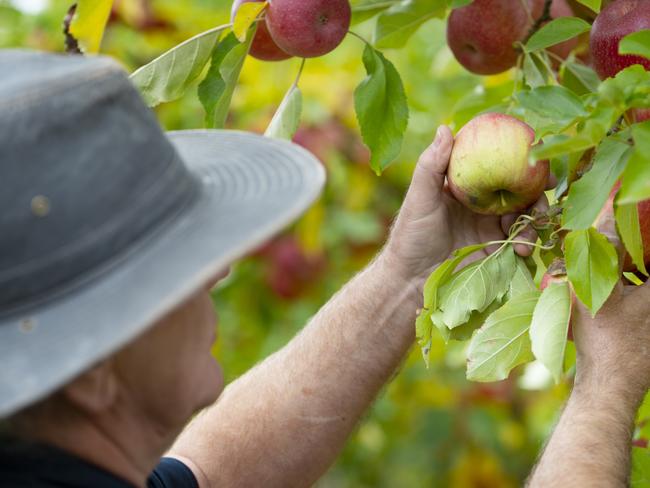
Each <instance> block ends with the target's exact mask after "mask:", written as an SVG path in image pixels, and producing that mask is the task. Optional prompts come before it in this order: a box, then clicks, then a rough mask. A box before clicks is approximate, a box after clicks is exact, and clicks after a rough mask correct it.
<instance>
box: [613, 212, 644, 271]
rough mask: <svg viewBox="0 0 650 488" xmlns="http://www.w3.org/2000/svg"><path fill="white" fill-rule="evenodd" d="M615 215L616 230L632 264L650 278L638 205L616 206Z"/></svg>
mask: <svg viewBox="0 0 650 488" xmlns="http://www.w3.org/2000/svg"><path fill="white" fill-rule="evenodd" d="M614 215H615V216H616V229H617V230H618V233H619V235H620V236H621V240H622V241H623V244H625V249H627V252H628V253H629V255H630V257H631V258H632V262H633V263H634V265H635V266H636V267H637V269H638V270H639V271H641V272H642V273H643V274H644V275H646V276H648V271H647V270H646V267H645V262H644V259H643V238H642V236H641V224H640V222H639V210H638V207H637V204H636V203H623V204H619V203H618V201H616V202H615V205H614Z"/></svg>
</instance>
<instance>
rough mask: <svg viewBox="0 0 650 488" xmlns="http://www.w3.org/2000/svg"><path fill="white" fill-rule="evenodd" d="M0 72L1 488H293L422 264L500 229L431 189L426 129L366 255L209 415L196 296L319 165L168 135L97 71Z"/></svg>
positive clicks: (106, 72) (50, 59)
mask: <svg viewBox="0 0 650 488" xmlns="http://www.w3.org/2000/svg"><path fill="white" fill-rule="evenodd" d="M0 72H2V73H6V74H8V75H4V77H3V78H2V79H0V137H1V138H2V143H1V144H0V162H1V163H2V164H1V165H0V185H2V192H0V204H1V206H2V208H3V213H2V214H0V215H1V217H0V235H1V236H2V238H1V239H0V357H2V358H3V359H2V361H3V368H2V369H0V371H1V372H0V417H4V418H5V419H6V422H5V439H4V440H3V441H2V442H1V443H0V486H16V487H20V486H39V487H40V486H45V487H47V486H71V487H80V486H93V487H133V486H136V487H141V486H145V485H148V486H155V487H169V486H174V487H201V488H206V487H219V486H237V487H248V486H251V487H257V486H265V487H269V486H270V487H273V486H278V487H287V486H309V485H310V484H312V483H313V482H314V481H315V480H316V479H318V477H319V476H321V475H322V474H323V473H324V472H325V471H326V469H327V468H328V467H329V466H330V465H331V463H332V462H333V461H334V459H335V458H336V455H337V453H338V452H339V450H340V449H341V448H342V446H343V444H344V442H345V440H346V438H347V436H348V435H349V433H350V432H351V430H352V429H353V428H354V427H355V425H356V423H357V421H358V419H359V417H360V416H361V415H362V414H363V413H364V411H365V410H366V409H367V407H368V406H369V404H370V403H371V402H372V400H373V398H374V397H375V396H376V394H377V392H378V391H379V390H380V388H381V387H382V385H383V384H384V383H385V382H386V381H387V380H388V379H389V378H390V377H391V375H392V374H393V373H394V372H395V370H396V368H397V367H398V365H399V363H400V361H401V360H402V358H403V357H404V355H405V354H406V352H407V351H408V349H409V348H410V346H411V345H412V342H413V339H414V332H413V323H414V320H415V316H416V311H417V309H418V308H419V306H421V292H422V286H423V283H424V280H425V279H426V277H427V276H428V274H429V273H430V272H431V270H432V269H433V268H434V267H435V266H436V265H437V264H438V263H440V262H441V261H442V260H444V259H445V258H446V257H447V256H448V255H449V254H450V252H451V251H452V250H453V249H456V248H458V247H461V246H465V245H468V244H471V243H476V242H484V241H488V240H495V239H499V238H502V237H503V235H504V229H505V230H507V229H508V228H509V226H510V224H511V223H512V222H513V220H514V218H515V217H514V216H509V217H504V218H503V219H500V218H497V217H485V216H479V215H475V214H472V213H471V212H470V211H468V210H466V209H465V208H464V207H462V206H461V205H459V204H458V203H457V202H456V201H455V200H454V199H453V198H452V197H451V196H450V195H449V194H448V193H447V192H446V191H445V189H444V179H445V171H446V167H447V163H448V159H449V154H450V151H451V146H452V143H453V140H452V136H451V133H450V131H449V130H448V129H447V128H445V127H442V128H440V129H439V131H438V134H437V136H436V139H435V141H434V143H433V144H432V146H431V147H430V148H428V149H427V150H426V151H425V152H424V154H423V155H422V157H421V158H420V161H419V162H418V165H417V167H416V169H415V173H414V176H413V181H412V183H411V186H410V188H409V191H408V193H407V195H406V198H405V201H404V204H403V207H402V209H401V211H400V214H399V216H398V218H397V219H396V222H395V224H394V226H393V229H392V232H391V237H390V238H389V240H388V242H387V244H386V246H385V248H384V250H383V251H382V252H381V253H380V254H379V255H378V256H377V257H376V259H375V260H374V261H373V262H372V263H371V264H370V265H369V266H368V267H367V268H366V269H364V270H363V271H362V272H361V273H359V275H357V276H356V277H355V278H354V279H353V280H352V281H351V282H350V283H348V284H347V285H346V286H345V287H344V288H343V289H342V290H341V291H340V292H339V293H338V294H337V295H336V296H334V297H333V298H332V299H331V300H330V302H329V303H327V304H326V305H325V306H324V307H323V308H322V309H321V310H320V311H319V313H318V314H317V315H316V316H315V317H314V318H313V319H312V320H311V321H310V323H309V324H307V326H306V327H305V328H304V330H303V331H302V332H301V333H300V334H298V336H297V337H296V338H295V339H293V340H292V341H291V342H290V343H289V344H288V345H287V346H286V347H285V348H283V349H282V350H280V351H278V352H277V353H275V354H273V355H272V356H270V357H269V358H268V359H267V360H265V361H264V362H263V363H261V364H259V365H258V366H256V367H255V368H253V369H252V370H251V371H249V372H248V373H247V374H246V375H244V376H243V377H241V378H240V379H238V380H237V381H235V382H233V383H232V384H231V385H229V386H228V388H226V390H225V391H224V393H223V395H221V396H220V398H219V401H218V402H216V403H215V401H216V399H217V397H219V395H220V393H221V390H222V379H221V373H220V371H219V369H218V367H217V365H216V363H215V362H214V360H213V359H212V358H211V356H210V352H209V351H210V346H211V344H212V342H213V341H214V339H215V336H214V315H213V311H212V303H211V300H210V297H209V293H208V292H209V289H210V288H211V287H212V286H213V285H214V284H215V283H216V282H217V281H218V280H219V279H221V278H223V277H224V276H225V275H226V273H227V268H228V264H229V263H231V262H232V261H233V260H235V259H237V258H238V257H240V256H241V255H243V254H244V253H246V252H247V251H249V250H251V249H253V248H254V247H256V246H257V245H259V244H260V243H261V242H262V241H263V240H265V239H267V238H269V237H270V236H271V235H272V234H273V233H275V232H277V230H279V229H280V228H281V227H282V226H284V225H286V224H287V223H288V222H289V221H290V220H292V219H294V218H295V217H296V216H297V215H298V214H299V213H300V212H301V211H302V210H304V209H305V208H306V206H307V205H308V204H309V203H310V202H311V201H312V200H313V199H314V198H315V197H316V195H317V193H318V191H319V189H320V187H321V185H322V183H323V174H322V169H321V167H320V166H319V165H318V163H316V162H315V160H314V158H312V157H311V156H310V155H309V154H307V153H306V152H304V151H303V150H301V149H299V148H297V147H295V146H293V145H291V144H288V143H282V142H278V141H271V140H268V139H264V138H260V137H258V136H253V135H248V134H242V133H233V132H228V131H188V132H176V133H169V134H166V135H164V134H163V133H161V132H160V130H159V128H158V126H157V125H156V122H155V119H154V118H153V116H152V115H151V113H150V112H149V111H148V110H147V109H146V108H145V107H144V106H143V105H142V103H141V102H140V100H139V97H138V95H137V93H136V92H135V90H134V89H133V88H132V87H131V86H130V84H129V83H128V80H127V78H126V77H125V75H124V73H123V72H122V71H121V70H120V69H119V68H117V67H116V65H115V64H113V63H112V62H110V61H108V60H107V59H104V58H95V59H80V58H62V57H59V56H53V55H45V54H38V53H29V52H20V51H10V52H5V53H3V54H0ZM170 142H171V144H170ZM539 205H540V206H543V205H544V204H543V202H540V203H539ZM533 237H534V236H533V235H531V234H528V235H527V238H529V239H532V238H533ZM517 251H518V252H519V253H521V254H526V253H528V252H530V250H529V249H528V247H527V246H525V245H519V246H518V247H517ZM201 409H203V410H202V411H201V412H200V413H199V414H198V415H197V416H196V417H195V418H194V420H193V421H192V422H191V423H190V425H189V426H187V427H185V425H186V423H187V420H188V419H189V418H190V417H191V416H192V415H193V414H194V413H195V412H197V411H200V410H201ZM170 446H171V447H170ZM165 453H166V456H165V457H164V458H163V460H162V461H160V456H161V455H163V454H165ZM152 470H153V472H152ZM538 474H543V470H541V469H540V470H538Z"/></svg>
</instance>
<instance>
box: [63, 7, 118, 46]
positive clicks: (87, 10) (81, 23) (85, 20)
mask: <svg viewBox="0 0 650 488" xmlns="http://www.w3.org/2000/svg"><path fill="white" fill-rule="evenodd" d="M112 6H113V0H79V1H78V2H77V9H76V11H75V14H74V18H73V19H72V23H71V24H70V34H72V35H73V36H74V38H75V39H77V41H79V46H80V47H81V50H82V51H83V52H85V53H96V52H98V51H99V45H100V44H101V42H102V37H103V36H104V29H105V28H106V22H107V21H108V16H109V15H110V13H111V7H112Z"/></svg>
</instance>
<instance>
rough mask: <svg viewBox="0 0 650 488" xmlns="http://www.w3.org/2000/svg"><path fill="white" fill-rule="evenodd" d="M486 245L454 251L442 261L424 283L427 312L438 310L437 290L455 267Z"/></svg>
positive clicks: (475, 245)
mask: <svg viewBox="0 0 650 488" xmlns="http://www.w3.org/2000/svg"><path fill="white" fill-rule="evenodd" d="M486 247H487V244H474V245H471V246H466V247H462V248H460V249H456V250H455V251H454V252H453V253H452V254H451V257H450V258H449V259H447V260H446V261H443V262H442V263H441V264H440V265H439V266H438V267H437V268H436V269H435V270H434V271H433V273H431V275H429V278H427V281H426V282H425V283H424V306H425V307H426V308H428V309H429V310H435V309H437V308H438V290H439V289H440V287H441V286H442V285H444V284H445V283H446V282H447V280H448V279H449V277H450V276H451V275H452V274H453V273H454V271H455V270H456V267H457V266H458V265H459V264H460V263H461V262H462V261H463V260H464V259H465V258H467V257H468V256H471V255H472V254H474V253H475V252H477V251H480V250H481V249H485V248H486Z"/></svg>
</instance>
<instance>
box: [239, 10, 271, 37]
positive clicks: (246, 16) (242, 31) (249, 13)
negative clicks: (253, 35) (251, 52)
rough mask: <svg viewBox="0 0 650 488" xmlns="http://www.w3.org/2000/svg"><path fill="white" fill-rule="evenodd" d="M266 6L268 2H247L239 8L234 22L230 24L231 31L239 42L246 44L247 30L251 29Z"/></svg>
mask: <svg viewBox="0 0 650 488" xmlns="http://www.w3.org/2000/svg"><path fill="white" fill-rule="evenodd" d="M267 5H268V2H247V3H242V4H241V5H240V6H239V8H238V9H237V15H236V16H235V21H234V22H233V24H232V31H233V33H234V34H235V37H236V38H237V40H238V41H239V42H246V34H247V33H248V29H250V28H251V26H252V25H253V22H255V19H257V17H258V16H259V15H260V14H261V13H262V10H264V9H265V8H266V6H267Z"/></svg>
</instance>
